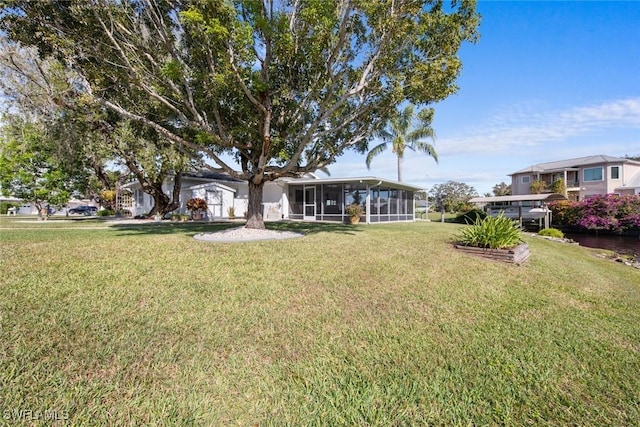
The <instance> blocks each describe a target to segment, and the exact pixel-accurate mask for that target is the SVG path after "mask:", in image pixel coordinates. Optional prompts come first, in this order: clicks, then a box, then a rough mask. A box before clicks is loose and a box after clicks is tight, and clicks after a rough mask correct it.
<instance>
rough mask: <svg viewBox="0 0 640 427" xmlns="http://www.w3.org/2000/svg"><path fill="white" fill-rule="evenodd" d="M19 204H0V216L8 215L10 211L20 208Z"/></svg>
mask: <svg viewBox="0 0 640 427" xmlns="http://www.w3.org/2000/svg"><path fill="white" fill-rule="evenodd" d="M19 207H20V204H19V203H10V202H0V214H2V215H6V214H7V212H8V211H9V209H11V208H19Z"/></svg>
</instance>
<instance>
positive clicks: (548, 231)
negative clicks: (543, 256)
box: [538, 228, 564, 239]
mask: <svg viewBox="0 0 640 427" xmlns="http://www.w3.org/2000/svg"><path fill="white" fill-rule="evenodd" d="M538 234H539V235H540V236H547V237H555V238H556V239H562V238H563V237H564V233H563V232H562V231H560V230H558V229H557V228H544V229H542V230H540V231H539V232H538Z"/></svg>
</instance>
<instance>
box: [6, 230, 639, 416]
mask: <svg viewBox="0 0 640 427" xmlns="http://www.w3.org/2000/svg"><path fill="white" fill-rule="evenodd" d="M219 227H223V226H222V225H207V224H180V223H178V224H161V225H157V224H150V225H147V226H122V227H109V226H106V225H105V224H104V223H103V222H101V221H98V220H84V221H75V222H63V221H47V222H46V223H44V222H42V223H37V222H35V221H32V222H16V221H15V220H13V219H11V220H10V219H6V218H3V219H2V220H1V221H0V241H1V243H0V260H1V261H0V267H1V271H2V281H1V282H0V425H2V424H3V422H5V423H8V424H12V423H13V422H15V421H17V418H20V417H21V418H20V420H21V421H22V422H24V423H26V424H33V425H52V424H55V423H53V422H52V421H51V420H44V419H41V420H34V419H35V418H36V416H37V415H38V414H40V416H41V417H42V418H44V415H47V414H48V415H49V416H52V414H53V416H56V417H58V418H67V419H66V420H60V421H56V423H57V425H63V424H75V425H204V426H226V425H231V426H233V425H238V426H253V425H260V426H283V425H284V426H287V425H288V426H314V425H317V426H356V425H357V426H368V425H373V426H405V425H416V426H421V425H465V426H469V425H549V426H556V425H581V426H602V425H626V426H629V425H639V423H640V421H638V420H640V327H639V325H640V271H638V270H636V269H633V268H630V267H627V266H624V265H621V264H619V263H615V262H612V261H609V260H606V259H602V258H599V257H597V256H596V254H597V253H598V251H593V250H588V249H585V248H581V247H575V246H569V245H563V244H559V243H555V242H550V241H547V240H543V239H539V238H533V237H525V240H526V241H527V242H528V243H529V246H530V248H531V251H532V255H531V258H530V259H529V261H528V262H527V263H526V264H525V265H523V266H519V267H518V266H514V265H510V264H502V263H496V262H492V261H488V260H484V259H480V258H473V257H470V256H468V255H465V254H461V253H457V252H456V251H455V250H454V249H453V248H452V246H451V244H450V242H451V240H452V238H453V235H454V233H455V231H456V230H457V229H458V228H459V227H460V226H458V225H455V224H442V223H439V222H416V223H413V224H393V225H375V226H366V225H359V226H355V227H354V226H345V225H321V224H317V225H308V224H300V223H297V224H272V225H269V227H270V228H281V229H287V230H299V231H304V232H306V233H307V235H306V236H305V237H304V238H301V239H293V240H281V241H262V242H253V243H236V244H216V243H207V242H199V241H195V240H194V239H193V238H192V236H193V235H194V234H196V233H199V232H201V231H204V230H215V229H216V228H219ZM26 411H32V412H31V413H28V412H26ZM46 411H49V412H46Z"/></svg>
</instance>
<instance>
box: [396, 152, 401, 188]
mask: <svg viewBox="0 0 640 427" xmlns="http://www.w3.org/2000/svg"><path fill="white" fill-rule="evenodd" d="M397 157H398V182H402V157H400V156H397Z"/></svg>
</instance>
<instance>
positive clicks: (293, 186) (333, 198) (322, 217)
mask: <svg viewBox="0 0 640 427" xmlns="http://www.w3.org/2000/svg"><path fill="white" fill-rule="evenodd" d="M172 187H173V177H169V178H168V179H167V181H166V182H165V184H164V186H163V188H164V191H165V192H166V193H167V194H170V192H171V189H172ZM124 190H126V191H129V192H130V194H131V197H129V198H123V200H128V204H129V205H128V206H127V205H126V204H124V205H121V206H120V207H121V208H123V209H128V210H130V211H131V213H132V214H133V215H144V214H146V213H148V212H149V211H151V209H152V207H153V199H152V198H151V196H150V195H148V194H146V193H144V192H143V191H142V189H141V186H140V184H139V183H137V182H132V183H130V184H127V185H126V186H124ZM420 190H423V189H422V188H420V187H416V186H413V185H408V184H404V183H400V182H396V181H390V180H385V179H382V178H376V177H358V178H322V179H320V178H318V177H317V176H315V175H313V174H309V175H307V176H306V177H304V178H281V179H277V180H275V181H272V182H267V183H266V184H265V186H264V190H263V206H264V210H263V217H264V218H265V220H267V221H268V220H279V219H292V220H303V221H338V222H343V221H346V219H347V217H348V216H347V215H346V213H345V207H346V206H348V205H350V204H353V203H357V204H359V205H361V206H362V208H363V212H364V213H363V215H362V217H361V221H362V222H365V223H367V224H371V223H379V222H397V221H413V220H414V219H415V216H414V213H415V204H414V193H415V192H416V191H420ZM248 194H249V193H248V186H247V183H246V182H245V181H241V180H237V179H235V178H233V177H231V176H229V175H227V174H220V173H209V172H199V173H188V174H184V175H183V177H182V190H181V192H180V207H179V208H178V209H177V211H176V213H186V203H187V200H189V199H190V198H193V197H200V198H203V199H205V200H206V201H207V207H208V212H207V213H206V217H207V219H209V220H217V219H227V218H229V208H231V207H233V210H234V213H235V216H237V217H242V216H243V215H244V213H245V212H246V211H247V202H248Z"/></svg>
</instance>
